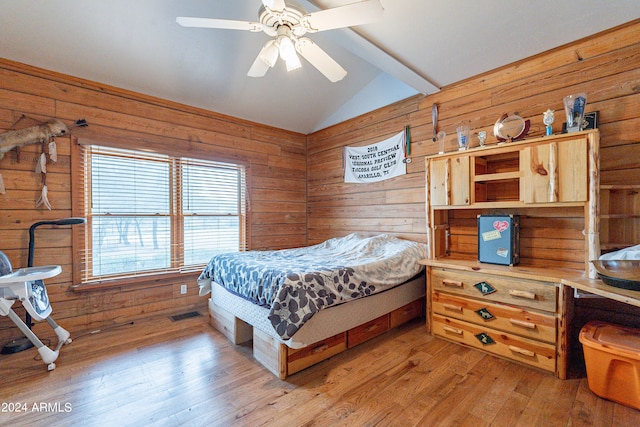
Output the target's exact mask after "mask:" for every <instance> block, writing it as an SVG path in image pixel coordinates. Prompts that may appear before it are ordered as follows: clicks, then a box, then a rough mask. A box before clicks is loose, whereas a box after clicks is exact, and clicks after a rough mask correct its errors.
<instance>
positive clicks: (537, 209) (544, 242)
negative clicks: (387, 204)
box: [421, 130, 600, 378]
mask: <svg viewBox="0 0 640 427" xmlns="http://www.w3.org/2000/svg"><path fill="white" fill-rule="evenodd" d="M599 140H600V137H599V133H598V130H590V131H584V132H576V133H568V134H561V135H552V136H547V137H541V138H532V139H527V140H523V141H517V142H507V143H503V144H494V145H489V146H484V147H477V148H472V149H469V150H465V151H456V152H449V153H444V154H439V155H432V156H428V157H426V163H425V167H426V174H425V176H426V210H427V212H426V214H427V245H428V258H427V259H425V260H423V261H421V263H423V264H425V265H426V266H427V328H428V330H429V332H431V333H433V334H434V335H437V336H439V337H442V338H445V339H448V340H452V341H456V342H459V343H462V344H465V345H468V346H471V347H475V348H479V349H481V350H484V351H487V352H490V353H492V354H495V355H498V356H500V357H505V358H508V359H510V360H515V361H518V362H521V363H524V364H527V365H530V366H535V367H537V368H540V369H543V370H545V371H548V372H552V373H554V374H555V375H556V376H557V377H559V378H566V376H567V369H568V348H569V346H568V333H567V328H568V325H569V323H570V320H571V315H572V308H573V300H572V299H573V289H572V288H571V287H570V286H567V285H566V283H569V282H571V283H573V282H582V283H588V284H589V285H590V284H592V283H593V282H595V281H594V280H592V279H594V278H595V277H596V274H595V271H594V270H593V267H592V266H591V263H590V261H591V260H593V259H597V258H598V256H599V255H600V241H599ZM489 214H505V215H508V214H514V215H518V216H519V218H520V254H519V255H520V263H519V264H518V265H516V266H504V265H494V264H486V263H480V262H478V261H477V260H478V250H477V247H478V228H477V216H478V215H489ZM481 282H486V283H489V284H490V285H491V287H492V288H493V289H494V290H495V291H493V292H491V293H488V294H483V293H481V292H480V291H479V290H478V289H477V288H476V287H474V284H477V283H481ZM485 311H488V312H489V313H490V316H487V315H483V314H482V313H483V312H485ZM487 318H489V319H490V320H485V319H487ZM487 337H489V338H487Z"/></svg>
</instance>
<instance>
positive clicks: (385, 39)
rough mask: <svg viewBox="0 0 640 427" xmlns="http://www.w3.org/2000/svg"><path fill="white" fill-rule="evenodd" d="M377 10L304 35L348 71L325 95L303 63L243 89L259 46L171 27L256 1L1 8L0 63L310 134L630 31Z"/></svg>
mask: <svg viewBox="0 0 640 427" xmlns="http://www.w3.org/2000/svg"><path fill="white" fill-rule="evenodd" d="M354 1H355V0H317V1H314V2H310V1H306V0H298V1H296V2H295V3H297V4H298V5H300V6H302V7H303V8H304V9H306V10H307V11H308V12H312V11H315V10H318V9H319V8H322V9H323V8H327V7H335V6H337V5H344V4H349V3H353V2H354ZM380 1H381V3H382V5H383V6H384V8H385V13H384V16H383V18H382V20H380V21H379V22H376V23H373V24H368V25H363V26H360V27H357V28H356V29H355V31H354V30H352V29H341V30H332V31H327V32H320V33H317V34H311V35H309V37H310V38H312V39H313V40H314V41H316V43H317V44H318V45H320V46H321V47H322V48H323V49H324V50H325V51H326V52H328V53H329V54H330V55H331V56H332V57H333V58H334V59H336V60H337V61H338V62H339V63H340V64H341V65H342V66H343V67H344V68H345V69H346V70H347V72H348V74H347V76H346V77H345V78H344V79H343V80H342V81H340V82H337V83H331V82H329V81H328V80H327V79H326V78H325V77H324V76H323V75H321V74H320V73H319V72H318V71H317V70H316V69H315V68H313V67H312V66H311V65H310V64H309V63H306V62H305V61H304V60H303V67H302V69H300V70H297V71H294V72H291V73H287V72H286V70H285V68H284V66H283V64H282V61H279V62H278V64H276V66H275V67H274V68H273V69H271V70H269V72H268V73H267V75H266V76H265V77H262V78H252V77H247V75H246V74H247V71H248V70H249V68H250V67H251V64H252V63H253V61H254V59H255V57H256V55H257V54H258V52H259V51H260V49H261V47H262V45H263V44H264V42H265V41H266V40H267V39H268V36H267V35H266V34H264V33H251V32H245V31H237V30H219V29H199V28H184V27H181V26H179V25H178V24H176V22H175V18H176V16H201V17H208V18H223V19H234V20H248V21H257V20H258V16H257V11H258V8H259V7H260V6H261V1H260V0H182V1H175V0H82V1H78V0H0V57H3V58H7V59H11V60H15V61H19V62H23V63H26V64H31V65H34V66H38V67H42V68H46V69H49V70H54V71H58V72H62V73H66V74H70V75H73V76H77V77H82V78H85V79H89V80H93V81H96V82H100V83H104V84H109V85H113V86H118V87H121V88H125V89H129V90H133V91H136V92H141V93H144V94H148V95H153V96H156V97H160V98H164V99H169V100H172V101H176V102H180V103H183V104H187V105H192V106H196V107H201V108H204V109H207V110H211V111H216V112H220V113H224V114H229V115H232V116H235V117H240V118H244V119H247V120H251V121H255V122H258V123H264V124H267V125H271V126H275V127H278V128H283V129H289V130H293V131H297V132H301V133H310V132H312V131H314V130H318V129H322V128H324V127H326V126H329V125H331V124H335V123H338V122H341V121H343V120H346V119H348V118H351V117H354V116H357V115H360V114H363V113H366V112H368V111H371V110H374V109H376V108H379V107H381V106H384V105H388V104H390V103H393V102H395V101H398V100H401V99H404V98H407V97H409V96H411V95H414V94H416V93H433V92H436V91H437V90H438V88H440V87H443V86H446V85H449V84H451V83H455V82H457V81H460V80H462V79H465V78H467V77H471V76H474V75H477V74H479V73H482V72H485V71H488V70H492V69H495V68H498V67H500V66H503V65H506V64H509V63H512V62H514V61H518V60H520V59H523V58H526V57H529V56H531V55H535V54H537V53H540V52H543V51H546V50H549V49H551V48H554V47H557V46H560V45H562V44H565V43H568V42H571V41H574V40H577V39H580V38H583V37H585V36H588V35H590V34H594V33H597V32H600V31H603V30H605V29H608V28H611V27H614V26H616V25H619V24H622V23H625V22H629V21H632V20H634V19H638V18H640V1H638V0H616V1H615V2H607V1H602V0H536V1H531V0H446V1H444V0H380ZM291 3H294V2H293V1H291ZM363 37H364V38H363ZM365 38H366V39H365ZM367 40H368V41H367Z"/></svg>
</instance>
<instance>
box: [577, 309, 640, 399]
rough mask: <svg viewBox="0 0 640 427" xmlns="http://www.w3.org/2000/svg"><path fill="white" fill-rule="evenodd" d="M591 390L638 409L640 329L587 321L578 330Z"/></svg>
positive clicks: (639, 392)
mask: <svg viewBox="0 0 640 427" xmlns="http://www.w3.org/2000/svg"><path fill="white" fill-rule="evenodd" d="M580 342H581V343H582V348H583V350H584V360H585V363H586V367H587V381H588V382H589V388H590V389H591V391H592V392H594V393H595V394H597V395H598V396H600V397H603V398H605V399H608V400H612V401H614V402H618V403H621V404H623V405H627V406H630V407H632V408H635V409H640V329H633V328H626V327H623V326H618V325H613V324H610V323H605V322H600V321H593V322H589V323H587V324H586V325H584V327H583V328H582V330H581V331H580Z"/></svg>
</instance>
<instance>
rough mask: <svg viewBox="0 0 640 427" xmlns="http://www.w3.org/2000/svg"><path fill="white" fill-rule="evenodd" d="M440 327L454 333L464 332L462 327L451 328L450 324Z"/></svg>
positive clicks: (460, 333)
mask: <svg viewBox="0 0 640 427" xmlns="http://www.w3.org/2000/svg"><path fill="white" fill-rule="evenodd" d="M442 329H444V330H445V331H447V332H451V333H452V334H456V335H462V334H463V333H464V331H463V330H462V329H458V328H452V327H451V326H443V327H442Z"/></svg>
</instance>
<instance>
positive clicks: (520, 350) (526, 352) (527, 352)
mask: <svg viewBox="0 0 640 427" xmlns="http://www.w3.org/2000/svg"><path fill="white" fill-rule="evenodd" d="M509 350H511V351H513V352H514V353H519V354H522V355H523V356H528V357H535V356H536V354H535V353H534V352H533V351H531V350H525V349H524V348H520V347H516V346H515V345H510V346H509Z"/></svg>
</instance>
